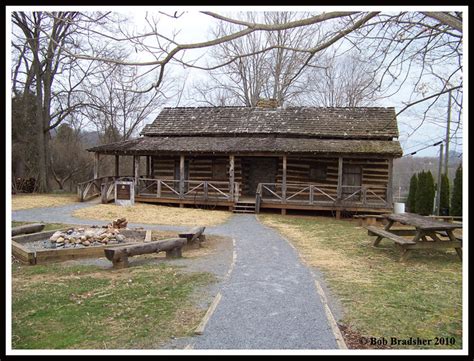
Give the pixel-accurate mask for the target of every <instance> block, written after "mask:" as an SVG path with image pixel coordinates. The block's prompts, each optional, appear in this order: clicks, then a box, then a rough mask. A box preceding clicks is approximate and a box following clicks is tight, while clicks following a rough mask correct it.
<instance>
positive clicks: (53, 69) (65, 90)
mask: <svg viewBox="0 0 474 361" xmlns="http://www.w3.org/2000/svg"><path fill="white" fill-rule="evenodd" d="M105 16H106V15H104V14H95V15H94V16H92V17H91V16H88V15H84V14H81V13H78V12H51V13H49V12H28V13H27V12H18V11H14V12H12V23H13V25H14V27H13V33H12V47H13V48H14V49H16V50H17V53H18V55H19V56H18V58H14V59H13V64H14V66H13V71H12V86H13V93H14V94H15V93H16V94H27V93H28V92H32V93H33V94H34V98H35V109H36V113H35V121H36V123H35V132H34V134H35V139H36V144H34V145H33V144H32V146H35V150H36V152H37V155H38V178H39V179H38V182H39V191H40V192H46V191H48V190H49V182H48V178H49V177H48V176H49V164H50V161H49V160H50V155H49V142H50V131H51V130H53V129H54V128H56V127H57V126H58V125H59V124H61V122H63V121H64V119H65V118H66V117H67V116H68V115H69V114H71V112H73V111H74V110H75V109H77V108H78V107H80V106H82V104H72V103H71V99H72V97H71V94H72V92H73V91H74V90H75V89H77V88H78V87H79V86H80V84H81V83H82V82H83V81H84V79H85V78H86V77H87V76H89V75H90V74H91V73H93V72H94V66H95V63H96V62H87V63H86V62H80V61H78V59H77V58H75V57H70V56H69V55H68V54H67V53H68V52H69V51H75V52H84V51H90V50H91V49H93V48H94V47H93V46H89V45H90V44H91V43H90V41H91V39H87V38H86V41H84V38H83V39H82V40H81V39H80V37H81V36H82V35H84V34H82V33H81V31H80V30H79V28H78V26H77V25H78V24H82V25H81V27H90V26H97V24H98V23H100V21H101V20H102V21H103V20H104V19H105ZM94 54H95V51H94ZM26 116H27V115H26V113H25V117H26Z"/></svg>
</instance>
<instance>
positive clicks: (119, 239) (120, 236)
mask: <svg viewBox="0 0 474 361" xmlns="http://www.w3.org/2000/svg"><path fill="white" fill-rule="evenodd" d="M115 239H116V240H117V241H119V242H125V236H124V235H123V234H117V235H116V236H115Z"/></svg>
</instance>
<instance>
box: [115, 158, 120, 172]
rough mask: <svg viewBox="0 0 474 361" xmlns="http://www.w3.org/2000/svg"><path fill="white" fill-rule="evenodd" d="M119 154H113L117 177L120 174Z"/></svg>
mask: <svg viewBox="0 0 474 361" xmlns="http://www.w3.org/2000/svg"><path fill="white" fill-rule="evenodd" d="M119 158H120V156H119V155H117V154H116V155H115V176H116V177H119V176H120V159H119Z"/></svg>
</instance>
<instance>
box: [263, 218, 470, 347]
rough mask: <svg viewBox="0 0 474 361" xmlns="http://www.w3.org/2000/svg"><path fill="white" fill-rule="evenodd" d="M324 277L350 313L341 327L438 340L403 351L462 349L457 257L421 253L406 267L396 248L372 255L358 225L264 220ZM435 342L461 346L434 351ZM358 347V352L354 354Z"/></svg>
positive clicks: (383, 247)
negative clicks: (443, 339) (449, 341)
mask: <svg viewBox="0 0 474 361" xmlns="http://www.w3.org/2000/svg"><path fill="white" fill-rule="evenodd" d="M259 219H260V220H261V221H262V222H263V223H265V224H267V225H269V226H271V227H274V228H276V229H277V230H278V231H279V232H281V233H282V234H283V236H285V237H286V238H287V239H288V240H289V241H291V242H292V244H294V245H295V247H296V248H297V249H298V251H299V253H300V255H301V258H302V259H303V261H304V262H305V263H306V264H308V265H309V266H312V267H317V268H318V269H320V270H321V271H322V272H323V273H324V275H325V279H326V281H327V283H328V285H329V287H330V288H331V290H332V291H333V292H334V294H335V295H336V296H337V298H338V299H339V301H340V302H341V303H342V305H343V307H344V317H343V319H342V320H341V321H340V322H341V323H342V324H344V326H347V327H349V328H350V329H351V330H353V331H355V332H356V333H357V334H359V335H361V336H364V337H376V338H379V339H380V338H382V337H384V338H386V339H388V340H391V337H397V338H398V339H409V338H410V337H412V338H415V339H416V338H417V337H419V338H420V339H430V340H433V343H432V344H431V345H426V346H414V345H411V346H410V345H398V346H390V345H389V347H392V348H401V349H417V348H433V349H446V348H461V347H462V262H460V261H459V259H458V257H457V255H456V252H455V251H454V250H419V251H416V252H413V253H412V255H411V256H410V258H409V259H408V261H406V262H399V261H398V260H399V258H400V251H399V249H398V248H397V247H396V246H395V244H394V242H392V241H389V240H382V242H381V243H380V245H379V247H372V245H371V240H372V238H371V237H369V236H368V235H367V230H366V229H364V228H362V227H358V226H356V223H355V222H350V221H337V220H335V219H332V218H325V217H305V218H302V217H290V216H287V217H282V216H276V215H259ZM436 337H438V338H440V337H449V338H453V339H454V340H455V343H454V344H452V345H449V346H446V345H434V340H435V339H436ZM356 346H357V345H355V348H357V347H356Z"/></svg>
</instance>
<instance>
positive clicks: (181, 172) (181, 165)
mask: <svg viewBox="0 0 474 361" xmlns="http://www.w3.org/2000/svg"><path fill="white" fill-rule="evenodd" d="M179 198H180V199H183V198H184V155H180V157H179ZM179 206H180V207H181V208H182V207H183V204H182V203H180V204H179Z"/></svg>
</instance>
